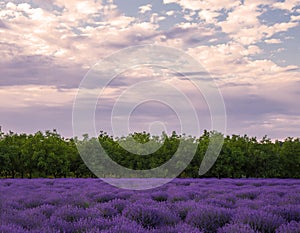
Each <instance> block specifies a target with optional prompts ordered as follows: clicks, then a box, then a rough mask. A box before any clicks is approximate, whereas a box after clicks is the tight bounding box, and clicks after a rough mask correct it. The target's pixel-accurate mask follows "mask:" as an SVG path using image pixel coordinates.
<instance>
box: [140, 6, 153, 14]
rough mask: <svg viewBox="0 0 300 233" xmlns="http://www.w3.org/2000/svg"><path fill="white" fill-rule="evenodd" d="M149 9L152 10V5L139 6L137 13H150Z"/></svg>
mask: <svg viewBox="0 0 300 233" xmlns="http://www.w3.org/2000/svg"><path fill="white" fill-rule="evenodd" d="M151 9H152V5H151V4H147V5H144V6H140V7H139V13H141V14H144V13H145V12H147V11H151Z"/></svg>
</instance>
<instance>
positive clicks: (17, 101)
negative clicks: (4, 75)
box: [0, 85, 77, 109]
mask: <svg viewBox="0 0 300 233" xmlns="http://www.w3.org/2000/svg"><path fill="white" fill-rule="evenodd" d="M76 93H77V90H76V89H60V90H59V89H57V88H56V87H54V86H37V85H18V86H2V87H1V88H0V107H1V108H2V109H5V108H22V107H32V106H44V107H54V106H65V105H70V103H72V102H73V100H74V97H75V95H76Z"/></svg>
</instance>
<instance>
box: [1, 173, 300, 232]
mask: <svg viewBox="0 0 300 233" xmlns="http://www.w3.org/2000/svg"><path fill="white" fill-rule="evenodd" d="M0 198H1V199H0V214H1V215H0V232H4V233H6V232H7V233H14V232H20V233H21V232H22V233H26V232H45V233H47V232H49V233H50V232H51V233H52V232H107V233H108V232H110V233H113V232H121V233H127V232H128V233H132V232H137V233H139V232H145V233H150V232H155V233H173V232H174V233H175V232H176V233H177V232H179V233H180V232H182V233H185V232H190V233H193V232H195V233H196V232H205V233H206V232H208V233H210V232H211V233H214V232H215V233H227V232H228V233H235V232H236V233H248V232H249V233H250V232H251V233H252V232H255V233H257V232H261V233H272V232H274V233H299V232H300V180H293V179H221V180H219V179H176V180H174V181H172V182H171V183H168V184H166V185H164V186H162V187H160V188H156V189H152V190H147V191H131V190H122V189H118V188H115V187H112V186H110V185H108V184H106V183H104V182H103V181H101V180H100V179H33V180H27V179H22V180H19V179H5V180H0Z"/></svg>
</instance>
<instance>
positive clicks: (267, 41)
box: [265, 39, 282, 44]
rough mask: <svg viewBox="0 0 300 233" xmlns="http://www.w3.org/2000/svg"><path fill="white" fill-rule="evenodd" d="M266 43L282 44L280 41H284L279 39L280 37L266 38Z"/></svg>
mask: <svg viewBox="0 0 300 233" xmlns="http://www.w3.org/2000/svg"><path fill="white" fill-rule="evenodd" d="M265 43H267V44H280V43H282V41H281V40H279V39H268V40H265Z"/></svg>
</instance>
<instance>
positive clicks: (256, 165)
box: [0, 130, 300, 178]
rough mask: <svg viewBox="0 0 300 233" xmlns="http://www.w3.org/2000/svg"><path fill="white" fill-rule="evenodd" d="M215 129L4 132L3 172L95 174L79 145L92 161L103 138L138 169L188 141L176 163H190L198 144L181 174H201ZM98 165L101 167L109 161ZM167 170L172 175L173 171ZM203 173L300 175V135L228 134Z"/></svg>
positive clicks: (115, 155) (120, 159)
mask: <svg viewBox="0 0 300 233" xmlns="http://www.w3.org/2000/svg"><path fill="white" fill-rule="evenodd" d="M215 133H216V132H208V131H204V133H203V134H202V135H201V136H200V137H199V138H195V137H192V136H186V135H177V134H176V132H172V134H171V135H167V134H166V133H164V132H163V133H162V135H161V136H151V135H150V134H149V133H146V132H141V133H138V132H136V133H133V134H130V135H128V136H127V137H120V138H113V137H112V136H110V135H108V134H107V133H105V132H103V131H101V132H100V134H99V137H98V138H89V136H88V135H87V134H85V135H83V138H82V139H81V140H79V139H78V138H71V139H68V138H63V137H62V136H61V135H59V134H58V133H57V131H56V130H53V131H46V132H45V133H42V132H40V131H39V132H37V133H35V134H29V135H27V134H16V133H13V132H9V133H6V134H4V133H3V132H1V131H0V177H11V178H15V177H20V178H25V177H27V178H33V177H54V178H56V177H94V175H93V173H92V172H91V171H90V170H89V169H88V167H87V166H86V165H85V163H84V162H83V160H82V158H81V157H80V154H79V152H78V149H79V151H84V152H86V153H88V154H90V161H88V162H89V163H93V162H94V161H96V160H95V156H97V155H96V147H97V145H99V144H98V143H99V142H100V144H101V146H102V147H103V148H104V149H105V151H106V153H107V154H108V156H109V157H110V158H111V159H113V160H114V161H115V162H116V163H118V164H120V165H122V166H125V167H127V168H131V169H136V170H143V169H151V168H155V167H159V166H160V165H162V164H164V163H166V162H167V161H169V160H170V159H171V158H172V157H173V156H174V154H175V152H176V151H177V150H178V148H179V145H180V142H181V141H184V142H185V146H184V147H183V148H181V149H180V153H179V154H178V155H177V156H178V158H176V159H178V161H176V163H175V167H176V168H181V167H185V164H184V163H183V162H182V160H181V158H180V156H184V155H186V154H187V153H188V152H189V151H190V150H191V148H192V146H193V145H197V144H198V146H197V150H196V153H195V155H194V157H193V159H192V161H191V162H190V163H189V164H188V166H187V167H186V168H185V169H184V171H182V173H181V174H180V177H193V178H197V177H199V173H198V172H199V166H200V164H201V161H202V160H203V158H204V156H205V153H206V150H207V148H208V145H209V142H210V136H211V135H212V134H215ZM126 148H130V150H126ZM95 163H96V162H95ZM96 165H97V167H99V170H101V166H102V167H104V166H105V164H96ZM164 172H166V174H168V171H164ZM103 175H104V174H103ZM204 176H205V177H218V178H223V177H230V178H242V177H262V178H267V177H269V178H272V177H274V178H275V177H276V178H300V140H299V138H290V137H289V138H287V139H285V140H284V141H278V140H277V141H275V142H272V141H271V140H270V139H269V138H267V137H266V136H265V137H264V138H262V139H261V140H260V141H259V140H257V139H256V138H255V137H248V136H247V135H244V136H239V135H232V136H226V137H224V144H223V147H222V149H221V153H220V155H219V157H218V159H217V161H216V162H215V164H214V165H213V167H212V168H211V169H210V170H209V171H208V172H207V173H206V174H205V175H204Z"/></svg>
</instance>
